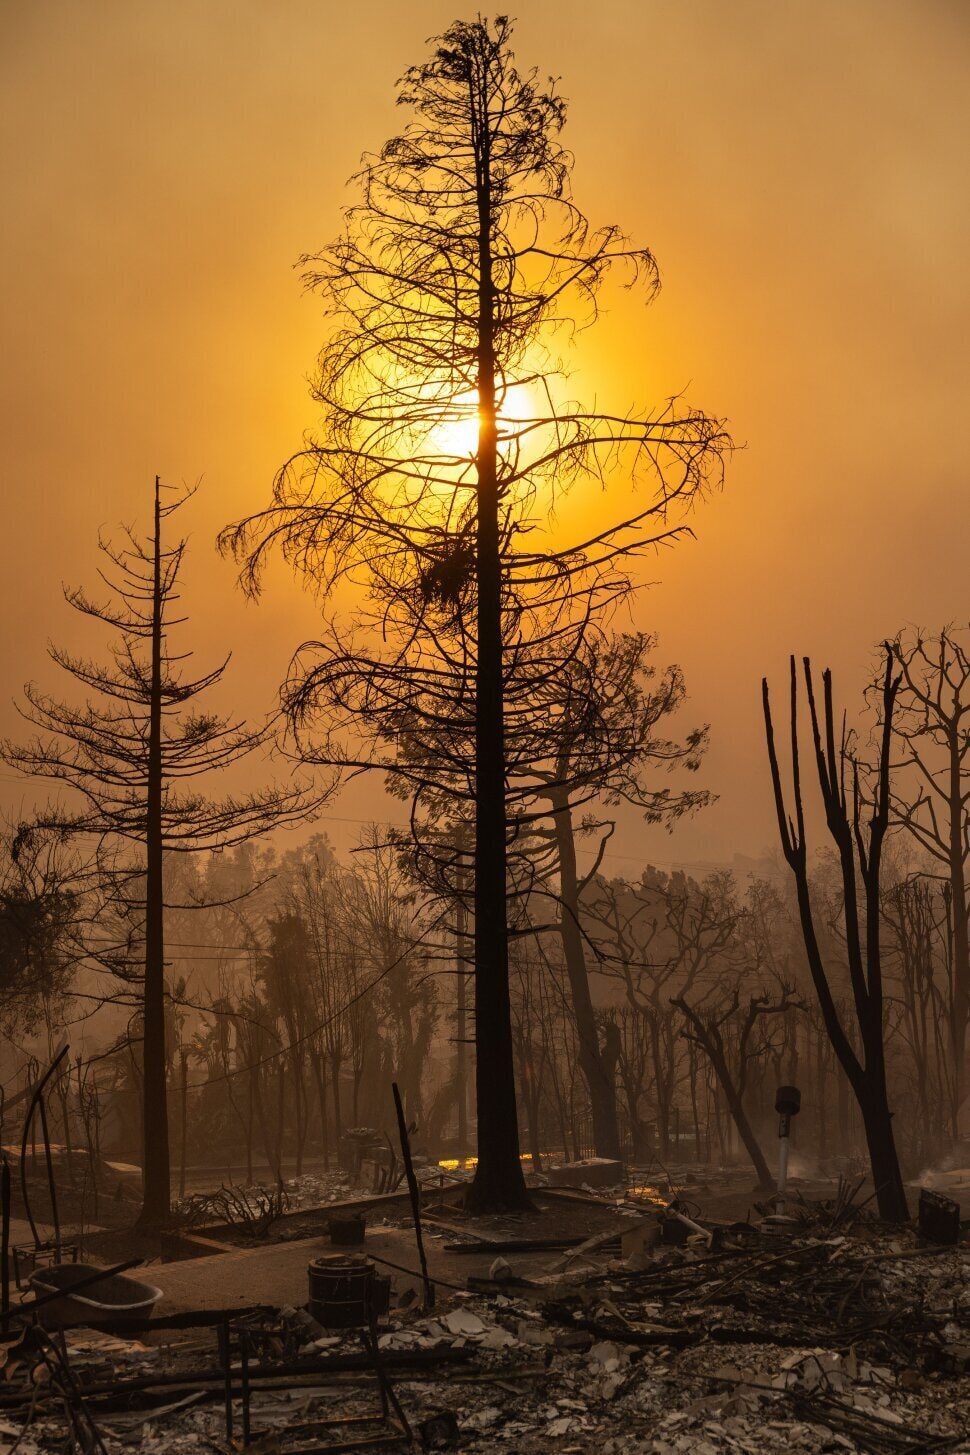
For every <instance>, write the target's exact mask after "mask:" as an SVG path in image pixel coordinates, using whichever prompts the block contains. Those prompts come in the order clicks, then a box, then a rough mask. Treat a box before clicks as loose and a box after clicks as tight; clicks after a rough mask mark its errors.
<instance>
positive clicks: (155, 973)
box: [138, 475, 171, 1227]
mask: <svg viewBox="0 0 970 1455" xmlns="http://www.w3.org/2000/svg"><path fill="white" fill-rule="evenodd" d="M160 489H161V483H160V481H159V478H158V476H157V475H156V477H155V535H154V583H153V594H152V628H151V689H150V692H151V695H150V700H149V721H148V765H147V766H148V773H147V796H146V804H145V989H144V1007H145V1010H144V1031H143V1034H144V1044H143V1048H142V1064H143V1077H144V1082H143V1092H142V1129H143V1138H142V1140H143V1147H144V1154H143V1161H144V1175H143V1194H142V1196H143V1202H142V1209H141V1214H140V1216H139V1219H138V1221H139V1224H140V1226H142V1227H157V1226H159V1225H160V1224H163V1223H165V1222H167V1220H168V1217H169V1214H170V1210H171V1208H170V1199H171V1175H170V1168H169V1147H168V1087H167V1085H166V1055H165V938H164V936H165V928H164V887H163V875H162V853H163V837H162V607H163V586H162V540H161V532H162V521H161V498H160V493H159V492H160Z"/></svg>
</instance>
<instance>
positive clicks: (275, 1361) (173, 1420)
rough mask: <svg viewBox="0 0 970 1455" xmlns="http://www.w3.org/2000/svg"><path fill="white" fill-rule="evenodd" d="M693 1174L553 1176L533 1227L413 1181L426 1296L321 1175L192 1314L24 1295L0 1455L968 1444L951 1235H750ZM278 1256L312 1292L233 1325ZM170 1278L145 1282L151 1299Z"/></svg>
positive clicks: (12, 1330) (768, 1226) (870, 1227)
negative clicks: (236, 1276)
mask: <svg viewBox="0 0 970 1455" xmlns="http://www.w3.org/2000/svg"><path fill="white" fill-rule="evenodd" d="M687 1175H690V1174H686V1175H685V1178H684V1181H683V1183H682V1185H680V1186H678V1187H676V1188H671V1187H670V1184H669V1183H668V1184H667V1188H666V1190H665V1191H662V1190H661V1187H660V1186H658V1185H657V1184H650V1183H648V1182H647V1181H646V1180H645V1175H644V1173H636V1174H633V1175H631V1176H630V1177H628V1178H627V1179H626V1180H625V1182H624V1183H623V1184H621V1185H617V1186H614V1187H610V1188H600V1189H595V1190H594V1189H593V1188H591V1187H588V1186H587V1187H585V1188H582V1187H581V1188H555V1187H553V1186H550V1185H548V1184H549V1183H550V1182H551V1181H552V1177H554V1173H553V1174H552V1176H550V1177H547V1178H545V1179H543V1180H544V1181H545V1182H546V1184H547V1185H546V1186H544V1187H543V1186H537V1187H535V1188H534V1191H533V1196H534V1207H533V1211H532V1212H529V1213H520V1214H508V1215H504V1216H495V1217H492V1218H474V1219H473V1218H468V1217H467V1216H465V1215H464V1214H463V1212H462V1210H461V1205H460V1201H459V1199H458V1197H457V1195H456V1186H457V1185H458V1184H459V1183H460V1177H461V1174H460V1173H458V1174H455V1173H452V1174H451V1176H450V1177H449V1178H448V1180H447V1181H445V1179H444V1178H441V1177H434V1176H433V1174H431V1173H430V1172H428V1173H426V1175H425V1177H424V1178H423V1191H422V1193H421V1226H422V1241H423V1245H424V1249H425V1254H426V1262H427V1268H428V1281H427V1282H426V1281H425V1280H424V1278H423V1277H422V1271H421V1268H420V1264H419V1254H418V1250H417V1247H416V1245H415V1228H414V1219H413V1206H412V1205H411V1204H410V1203H409V1200H408V1198H407V1196H406V1195H405V1196H401V1197H399V1198H398V1201H397V1203H396V1205H395V1204H393V1202H391V1201H389V1199H388V1197H387V1196H386V1195H384V1196H383V1197H381V1196H374V1195H373V1194H369V1193H365V1194H358V1195H357V1196H356V1197H352V1198H351V1199H347V1198H341V1199H339V1200H332V1201H331V1202H329V1203H318V1204H317V1205H316V1207H315V1208H308V1207H305V1206H302V1204H304V1203H305V1202H306V1201H307V1199H308V1197H309V1195H310V1193H311V1192H312V1191H319V1184H316V1183H314V1182H313V1180H312V1179H311V1180H308V1181H307V1183H306V1185H304V1186H293V1187H292V1188H290V1189H289V1192H290V1196H291V1201H292V1202H293V1203H294V1204H296V1207H295V1209H294V1211H293V1213H292V1216H293V1218H294V1219H295V1220H296V1221H297V1223H298V1234H299V1235H298V1236H297V1237H296V1238H294V1237H292V1236H290V1231H291V1230H289V1229H287V1228H286V1227H285V1225H284V1224H285V1216H284V1218H283V1220H282V1222H279V1221H278V1222H277V1223H276V1224H275V1225H274V1227H272V1228H270V1229H268V1230H266V1231H265V1232H264V1233H262V1234H260V1232H259V1231H258V1230H257V1231H256V1232H255V1234H254V1235H253V1236H250V1237H249V1239H248V1241H249V1243H250V1247H249V1249H248V1250H245V1251H237V1252H236V1254H235V1255H233V1254H232V1253H231V1252H229V1249H230V1248H231V1246H232V1245H231V1244H229V1243H227V1244H226V1245H225V1249H226V1251H225V1252H224V1253H222V1254H221V1255H215V1256H213V1255H211V1254H210V1255H209V1256H204V1257H202V1258H201V1259H199V1260H195V1274H196V1277H195V1289H196V1292H197V1297H196V1299H195V1300H194V1302H193V1301H189V1306H188V1307H185V1308H184V1309H182V1310H181V1311H179V1310H175V1311H174V1312H170V1313H167V1312H166V1299H165V1297H164V1296H163V1297H162V1299H161V1300H160V1302H159V1305H158V1308H157V1310H156V1311H154V1317H153V1318H143V1319H142V1320H141V1321H138V1320H135V1321H132V1320H131V1319H130V1318H129V1319H128V1320H127V1321H122V1320H120V1319H115V1320H114V1321H112V1319H111V1318H110V1317H108V1316H107V1315H106V1310H105V1309H103V1308H101V1309H100V1310H99V1314H100V1317H99V1318H95V1319H92V1318H91V1317H90V1315H91V1309H90V1308H89V1309H88V1311H87V1313H86V1314H85V1315H84V1318H85V1320H86V1322H84V1323H80V1324H78V1323H75V1322H74V1318H75V1317H76V1316H77V1310H74V1311H73V1312H72V1313H71V1315H70V1317H67V1316H66V1310H65V1309H64V1307H63V1305H58V1304H57V1303H56V1301H55V1302H54V1303H53V1307H52V1304H51V1301H50V1300H49V1302H48V1304H47V1312H46V1314H45V1307H44V1304H43V1302H42V1299H37V1298H36V1290H37V1288H38V1287H39V1285H38V1283H37V1280H35V1281H34V1288H35V1295H34V1298H33V1299H32V1298H31V1297H30V1296H29V1295H26V1296H24V1297H23V1301H22V1302H20V1301H18V1298H17V1296H16V1293H15V1292H14V1295H13V1297H12V1298H11V1301H10V1307H9V1311H8V1314H7V1335H6V1337H5V1338H4V1340H3V1362H2V1382H0V1421H2V1423H0V1440H2V1441H3V1442H5V1443H0V1449H5V1450H7V1451H8V1452H9V1451H13V1450H16V1451H17V1455H31V1452H40V1451H54V1450H64V1449H66V1448H70V1449H72V1450H76V1451H84V1452H89V1451H91V1452H99V1455H116V1452H122V1451H124V1450H127V1449H132V1448H137V1449H138V1450H139V1451H145V1452H156V1451H157V1452H159V1455H161V1452H172V1455H181V1452H189V1451H201V1450H217V1451H223V1452H230V1451H235V1450H241V1449H247V1450H252V1451H254V1452H263V1455H269V1452H278V1455H289V1452H293V1455H296V1452H304V1455H310V1452H316V1451H319V1452H323V1451H333V1452H337V1451H351V1450H358V1449H361V1450H363V1449H375V1450H380V1449H389V1450H391V1449H407V1448H415V1449H427V1450H435V1449H439V1450H455V1451H469V1452H472V1451H475V1450H485V1449H488V1448H491V1447H494V1446H495V1444H496V1443H498V1444H499V1445H500V1446H501V1447H502V1448H506V1449H509V1450H510V1451H515V1452H523V1455H532V1452H538V1451H544V1450H547V1449H549V1448H551V1447H552V1446H555V1448H557V1449H559V1450H560V1451H562V1452H577V1455H578V1452H585V1451H591V1450H596V1451H597V1452H602V1455H633V1452H638V1455H639V1452H650V1455H681V1452H683V1455H695V1452H699V1455H711V1452H719V1451H725V1452H727V1451H741V1452H750V1455H762V1452H763V1455H768V1452H773V1451H776V1450H784V1451H792V1452H806V1455H808V1452H839V1451H843V1450H844V1451H866V1452H875V1455H884V1452H885V1455H910V1452H912V1455H917V1452H922V1451H926V1452H929V1451H935V1450H952V1451H967V1450H970V1423H968V1422H970V1280H968V1267H970V1264H968V1259H967V1246H966V1232H967V1229H966V1226H965V1225H958V1227H957V1230H956V1233H957V1239H956V1241H949V1242H939V1241H931V1240H930V1238H929V1237H928V1236H926V1230H925V1228H924V1230H923V1233H922V1234H921V1230H920V1224H919V1223H918V1222H917V1223H914V1224H912V1225H909V1226H907V1227H903V1228H887V1227H886V1225H884V1224H882V1223H881V1222H880V1221H879V1220H878V1218H877V1217H876V1216H875V1214H874V1212H873V1210H872V1206H871V1199H869V1198H867V1196H866V1192H865V1188H864V1186H863V1185H862V1184H861V1183H856V1184H851V1185H850V1184H848V1183H846V1182H845V1181H840V1182H839V1183H838V1184H837V1185H835V1186H834V1187H832V1188H831V1189H829V1191H828V1195H818V1190H817V1189H813V1195H812V1196H808V1195H806V1194H804V1193H802V1192H801V1191H800V1190H796V1192H795V1195H794V1197H793V1196H792V1195H791V1190H790V1192H789V1197H788V1200H787V1212H786V1215H785V1217H784V1218H780V1217H779V1216H778V1214H777V1213H776V1212H775V1211H774V1205H773V1204H769V1205H768V1206H767V1207H764V1208H762V1209H761V1210H759V1209H758V1208H757V1207H755V1206H754V1205H752V1206H751V1207H750V1208H749V1209H748V1211H747V1213H746V1214H745V1215H744V1216H739V1215H734V1212H735V1210H736V1209H737V1208H738V1207H739V1206H740V1204H741V1203H742V1202H744V1201H745V1198H744V1196H743V1195H742V1193H741V1190H740V1189H739V1188H738V1185H737V1180H736V1179H735V1180H734V1181H733V1183H732V1181H731V1180H730V1179H721V1180H720V1182H718V1180H717V1179H715V1178H712V1177H710V1176H708V1177H706V1178H702V1177H701V1176H700V1175H699V1174H695V1175H694V1176H693V1178H692V1180H691V1181H690V1182H688V1181H687V1180H686V1178H687ZM537 1181H538V1179H537ZM329 1190H331V1191H344V1190H346V1188H345V1185H341V1186H338V1185H337V1184H336V1183H332V1184H330V1187H329ZM243 1201H244V1202H245V1199H243ZM250 1201H251V1203H252V1199H251V1200H250ZM705 1203H706V1204H707V1205H708V1206H709V1207H710V1208H712V1209H718V1211H717V1215H715V1214H714V1213H713V1212H709V1211H707V1210H706V1208H705ZM221 1205H222V1204H221V1203H220V1201H219V1200H218V1199H217V1200H216V1202H215V1203H214V1205H213V1206H214V1207H219V1206H221ZM253 1205H255V1204H254V1203H253ZM307 1219H309V1220H310V1222H311V1223H314V1222H315V1225H316V1226H315V1231H313V1232H310V1233H308V1232H307V1222H306V1220H307ZM934 1227H935V1228H936V1231H937V1232H938V1231H939V1229H938V1226H937V1225H934ZM202 1232H203V1234H204V1238H205V1243H206V1246H207V1247H210V1246H213V1245H217V1242H218V1238H219V1236H220V1228H219V1226H218V1225H216V1224H215V1223H211V1224H208V1225H204V1226H203V1228H202ZM388 1240H396V1242H394V1243H393V1244H392V1250H393V1251H394V1252H396V1253H397V1256H396V1257H394V1258H392V1257H390V1256H389V1255H388V1254H387V1248H388ZM236 1246H237V1249H238V1243H237V1245H236ZM277 1254H280V1255H285V1256H286V1257H287V1258H289V1259H290V1260H292V1263H293V1267H294V1269H297V1270H298V1272H299V1273H301V1274H302V1280H303V1285H304V1286H305V1290H306V1294H305V1297H304V1298H303V1299H301V1300H299V1301H296V1300H295V1301H294V1302H292V1303H288V1304H285V1305H274V1304H272V1303H268V1304H262V1305H258V1306H253V1305H247V1304H246V1302H245V1299H246V1297H247V1287H246V1286H243V1287H241V1288H240V1287H236V1288H233V1287H232V1282H233V1280H232V1268H231V1265H232V1262H233V1258H234V1257H235V1258H237V1259H238V1258H240V1257H242V1258H244V1259H247V1260H250V1261H249V1262H248V1263H247V1265H246V1266H247V1267H249V1268H255V1267H256V1266H257V1265H258V1263H259V1261H260V1260H265V1259H267V1258H268V1257H270V1256H276V1255H277ZM220 1263H221V1264H222V1269H223V1270H224V1272H223V1271H222V1270H221V1269H220ZM237 1266H240V1267H241V1266H242V1265H237ZM183 1268H188V1270H189V1274H190V1277H191V1274H192V1269H193V1264H192V1263H191V1262H190V1263H185V1262H181V1263H169V1264H155V1265H150V1266H148V1267H143V1268H140V1269H138V1270H137V1273H136V1275H135V1276H136V1277H137V1278H138V1279H139V1280H144V1281H145V1282H146V1283H148V1284H151V1282H152V1280H153V1278H157V1279H158V1281H159V1283H160V1284H161V1285H162V1286H163V1288H164V1286H165V1284H166V1274H169V1275H171V1271H172V1270H180V1269H183ZM466 1269H467V1270H468V1271H466ZM82 1286H83V1285H82V1284H79V1283H75V1288H80V1287H82ZM291 1286H297V1285H296V1284H293V1285H291ZM230 1290H231V1296H227V1295H230ZM48 1297H49V1296H48ZM220 1298H221V1299H224V1302H225V1306H224V1307H219V1306H218V1303H217V1300H218V1299H220ZM34 1302H36V1313H33V1312H31V1308H32V1304H33V1303H34ZM52 1312H53V1314H54V1317H53V1318H52V1317H51V1313H52ZM61 1319H63V1323H61V1322H59V1320H61ZM65 1440H67V1442H68V1444H67V1445H65Z"/></svg>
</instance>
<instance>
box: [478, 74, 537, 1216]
mask: <svg viewBox="0 0 970 1455" xmlns="http://www.w3.org/2000/svg"><path fill="white" fill-rule="evenodd" d="M486 84H487V83H486ZM469 92H470V100H471V106H472V112H473V114H475V113H476V112H478V107H479V105H481V102H482V98H481V97H480V96H479V95H478V94H477V78H474V77H471V78H470V80H469ZM481 112H484V114H481ZM481 112H479V113H478V116H477V122H478V124H477V126H476V130H475V138H476V140H475V147H476V191H477V204H478V278H479V285H478V453H477V456H476V470H477V482H478V489H477V511H476V538H475V573H476V581H475V584H476V588H477V592H476V594H477V602H476V611H477V623H476V625H477V647H478V654H477V661H476V665H475V901H474V902H475V1038H476V1043H477V1046H478V1051H479V1054H478V1062H477V1066H476V1089H477V1093H478V1095H477V1101H478V1165H477V1167H476V1169H475V1178H474V1181H473V1182H472V1185H471V1187H470V1188H469V1191H468V1200H467V1206H468V1209H469V1211H470V1212H473V1213H485V1212H505V1211H508V1210H514V1209H516V1208H527V1207H529V1206H530V1201H529V1195H528V1192H527V1190H526V1185H525V1178H524V1176H523V1174H522V1163H521V1160H520V1157H519V1128H518V1113H517V1109H516V1101H515V1070H514V1064H515V1063H514V1052H513V1046H512V1011H511V1004H510V997H509V946H508V900H507V884H506V879H507V862H506V832H507V822H506V797H505V794H506V787H505V703H504V695H505V682H504V670H503V666H504V663H503V640H502V637H503V633H502V585H503V583H502V556H501V549H500V540H499V536H500V527H499V482H498V436H497V424H496V389H495V289H494V283H493V280H492V207H493V191H492V189H493V180H492V175H491V133H490V125H491V123H490V119H489V115H488V105H487V101H486V102H485V104H484V105H482V106H481Z"/></svg>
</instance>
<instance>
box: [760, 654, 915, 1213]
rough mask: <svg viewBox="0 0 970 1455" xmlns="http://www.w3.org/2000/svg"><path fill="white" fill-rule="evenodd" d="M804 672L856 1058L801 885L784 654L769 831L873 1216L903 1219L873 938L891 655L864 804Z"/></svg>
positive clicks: (797, 790)
mask: <svg viewBox="0 0 970 1455" xmlns="http://www.w3.org/2000/svg"><path fill="white" fill-rule="evenodd" d="M804 671H805V690H806V695H807V697H808V709H809V717H810V720H811V725H812V744H813V748H814V755H815V767H816V772H817V775H818V784H819V790H820V794H821V798H822V804H823V806H824V809H825V821H826V824H827V826H828V830H829V834H830V835H831V838H832V841H833V843H834V845H835V851H836V855H837V858H838V864H839V872H840V879H841V886H840V887H841V897H842V905H841V909H842V917H843V932H844V935H845V946H846V953H847V956H848V961H849V980H850V984H851V988H852V1003H853V1008H854V1013H855V1023H856V1031H857V1034H858V1039H859V1041H860V1042H861V1054H860V1053H859V1052H857V1051H856V1049H855V1047H854V1046H853V1039H852V1034H851V1029H850V1027H849V1026H848V1025H847V1024H846V1021H845V1017H844V1015H843V1014H842V1013H841V1012H840V1008H839V1006H838V1004H837V1002H836V1000H835V996H834V994H833V990H832V983H831V978H830V974H829V970H828V967H827V966H826V963H825V957H824V955H823V953H822V949H821V946H820V942H819V935H818V932H817V929H816V922H815V910H814V908H813V904H812V897H811V893H810V889H809V880H808V855H807V844H806V837H805V815H804V808H803V804H802V791H801V776H800V765H799V753H798V723H797V705H798V675H797V672H796V668H795V659H794V657H792V659H791V756H792V794H793V798H794V818H791V817H789V815H788V813H787V811H786V807H785V795H784V790H783V789H782V784H781V771H780V769H779V765H778V755H777V752H776V750H775V737H774V729H773V726H772V721H771V707H770V702H769V697H768V683H767V680H763V681H762V700H763V704H764V715H765V734H766V737H767V743H768V760H769V764H770V768H771V781H772V787H773V789H774V797H775V808H776V811H777V815H778V831H779V834H780V837H781V845H782V850H783V852H784V855H785V859H786V861H787V863H788V866H789V868H790V869H791V871H792V874H793V875H794V879H795V888H796V892H797V896H798V913H799V920H800V923H801V930H802V938H803V940H804V942H805V953H806V955H807V957H808V965H809V969H810V971H811V975H812V982H813V984H814V986H815V993H816V995H817V997H818V1002H819V1007H820V1009H821V1012H822V1016H823V1019H824V1021H825V1029H826V1032H827V1034H828V1037H829V1039H830V1041H831V1042H832V1048H833V1050H834V1051H835V1054H836V1056H838V1058H839V1062H840V1064H841V1066H842V1069H843V1070H844V1072H845V1074H846V1076H847V1077H848V1079H849V1083H850V1085H851V1087H852V1090H853V1092H854V1093H855V1097H856V1100H857V1101H858V1103H859V1110H860V1111H861V1113H862V1121H863V1125H864V1127H865V1134H866V1143H867V1146H868V1148H869V1160H870V1164H871V1167H872V1179H873V1182H874V1183H875V1188H876V1200H877V1204H878V1207H879V1214H880V1216H881V1217H883V1218H885V1219H886V1221H887V1222H896V1223H898V1222H906V1221H907V1219H908V1217H909V1211H908V1208H907V1206H906V1189H905V1188H904V1186H903V1179H902V1174H901V1172H900V1169H899V1157H898V1154H897V1151H896V1142H895V1137H894V1135H893V1124H892V1112H891V1111H890V1109H889V1093H888V1088H887V1084H886V1032H885V994H884V985H883V966H882V953H881V944H880V929H881V922H882V914H883V906H882V895H881V881H880V875H881V871H882V854H883V845H884V843H885V839H886V833H887V830H888V828H889V812H890V800H891V785H890V749H891V743H892V722H893V710H894V707H895V703H896V697H897V694H898V692H899V685H900V677H899V675H894V671H893V653H892V651H891V650H890V649H889V648H887V651H886V665H885V670H884V673H883V679H882V691H881V699H880V713H881V723H882V729H881V733H880V741H879V757H878V763H877V765H876V770H875V775H874V777H875V782H874V785H873V788H872V794H871V800H870V799H869V798H868V797H867V793H866V789H865V785H864V784H863V782H862V777H861V772H860V769H859V766H858V764H857V763H856V762H855V761H854V760H853V758H852V755H851V752H850V744H849V742H848V739H847V736H846V733H845V729H844V727H843V731H842V737H841V739H839V738H838V737H837V734H836V727H835V709H834V705H833V700H832V674H831V672H828V671H827V672H825V673H823V677H822V682H823V693H824V700H823V708H822V715H821V718H820V717H819V712H818V708H817V705H816V701H815V689H814V683H813V680H812V669H811V664H810V662H809V660H808V658H807V657H806V658H805V659H804ZM860 881H861V886H860ZM860 887H861V891H862V893H861V904H860V893H859V891H860Z"/></svg>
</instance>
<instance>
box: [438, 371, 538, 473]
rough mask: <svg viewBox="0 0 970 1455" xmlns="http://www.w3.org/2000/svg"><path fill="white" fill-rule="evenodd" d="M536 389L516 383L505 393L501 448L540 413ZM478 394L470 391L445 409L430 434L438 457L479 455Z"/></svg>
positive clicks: (501, 410) (471, 457) (460, 458)
mask: <svg viewBox="0 0 970 1455" xmlns="http://www.w3.org/2000/svg"><path fill="white" fill-rule="evenodd" d="M535 393H536V391H535V388H534V386H533V385H531V384H513V385H510V386H509V388H507V389H506V390H505V393H504V397H503V398H502V400H501V403H500V405H499V415H498V436H499V449H501V448H502V441H503V437H504V438H506V439H508V438H509V437H511V436H513V435H515V433H516V431H517V429H518V427H519V426H520V425H521V424H523V423H524V421H526V420H530V419H533V418H534V417H535V415H536V413H537V403H538V401H537V399H536V397H535ZM479 420H480V416H479V412H478V395H477V393H476V392H475V390H474V389H469V390H466V391H465V392H464V393H462V394H456V395H455V397H454V398H453V399H451V400H449V401H448V403H447V404H444V405H442V406H441V409H440V417H439V418H438V419H437V420H436V421H435V423H433V424H432V425H431V427H430V429H429V431H428V437H427V439H428V446H429V448H430V450H431V452H432V453H433V454H435V455H440V456H443V457H446V458H447V459H449V460H454V461H455V462H456V463H457V462H459V461H460V462H461V463H462V464H463V465H464V464H465V463H466V462H468V461H471V460H474V458H475V455H476V454H477V452H478V430H479Z"/></svg>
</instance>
